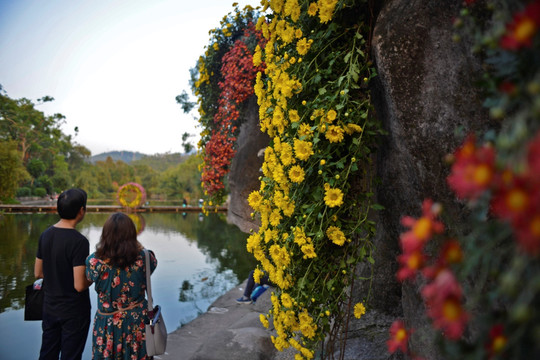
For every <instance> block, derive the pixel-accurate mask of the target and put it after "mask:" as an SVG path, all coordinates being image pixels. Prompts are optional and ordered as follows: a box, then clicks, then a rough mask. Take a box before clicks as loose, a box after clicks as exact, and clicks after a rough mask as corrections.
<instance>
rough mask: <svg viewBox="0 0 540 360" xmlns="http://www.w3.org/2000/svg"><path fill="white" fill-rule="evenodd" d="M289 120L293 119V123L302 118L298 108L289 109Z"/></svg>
mask: <svg viewBox="0 0 540 360" xmlns="http://www.w3.org/2000/svg"><path fill="white" fill-rule="evenodd" d="M289 120H291V122H293V123H294V122H298V121H299V120H300V116H299V115H298V111H297V110H289Z"/></svg>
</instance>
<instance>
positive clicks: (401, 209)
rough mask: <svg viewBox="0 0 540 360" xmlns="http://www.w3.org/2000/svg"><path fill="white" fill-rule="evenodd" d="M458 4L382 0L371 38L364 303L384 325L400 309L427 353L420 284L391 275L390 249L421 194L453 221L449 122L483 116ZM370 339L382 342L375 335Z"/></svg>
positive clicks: (456, 213)
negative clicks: (461, 36) (372, 188)
mask: <svg viewBox="0 0 540 360" xmlns="http://www.w3.org/2000/svg"><path fill="white" fill-rule="evenodd" d="M459 7H460V3H459V2H448V1H444V0H390V1H386V2H385V5H384V6H383V7H382V9H381V12H380V14H379V16H378V18H377V21H376V25H375V29H374V34H373V42H372V48H373V56H374V58H375V63H376V66H377V72H378V75H379V76H378V77H377V78H376V81H375V82H374V88H373V100H374V103H375V107H376V112H377V115H378V118H379V119H380V120H381V121H382V123H383V126H384V128H385V130H386V131H387V132H388V136H386V137H385V138H384V139H383V142H382V145H381V147H380V148H379V150H378V152H377V161H376V164H377V165H376V166H377V175H378V177H379V178H380V180H381V183H380V185H379V186H378V189H377V200H378V202H379V203H380V204H381V205H383V206H384V207H385V210H384V211H381V212H380V213H379V214H377V215H376V216H377V219H376V221H377V236H376V238H375V239H374V243H375V246H376V248H377V252H376V254H375V262H376V265H375V278H374V282H373V287H372V293H373V298H372V300H371V301H370V306H371V307H372V309H376V311H378V312H380V315H383V314H387V315H390V316H389V317H388V318H387V321H388V326H389V324H390V323H391V321H392V320H393V318H396V317H397V316H399V317H404V319H405V321H406V323H407V326H409V327H413V328H415V329H417V331H416V333H415V336H414V337H413V338H412V340H411V342H410V346H411V349H412V350H413V351H415V352H417V353H418V354H420V355H422V356H423V357H425V358H428V359H439V358H440V355H439V354H438V353H437V351H436V349H435V348H433V347H432V345H431V342H430V339H431V337H432V334H433V332H432V331H430V328H429V325H428V324H429V323H428V321H427V319H426V318H425V317H424V316H423V313H424V307H423V304H422V299H421V297H420V294H419V288H418V287H417V286H415V285H411V284H407V283H406V284H404V285H403V286H401V285H400V284H399V283H397V281H396V280H395V272H396V270H397V264H396V261H395V256H396V255H397V254H398V253H399V250H400V249H399V244H398V239H399V234H400V233H401V232H402V231H403V228H402V227H401V225H400V218H401V217H402V216H404V215H412V216H419V215H420V213H421V204H422V201H423V199H425V198H432V199H434V200H436V201H438V202H441V203H443V205H444V208H445V216H446V217H447V218H449V219H452V220H453V221H452V222H453V223H458V224H459V218H460V216H463V209H462V206H461V205H460V204H459V203H458V202H457V201H456V199H455V197H454V196H453V194H452V193H451V192H450V191H449V189H448V187H447V186H446V176H447V175H448V172H449V166H448V164H447V163H445V161H444V158H445V156H446V155H447V154H449V153H452V152H453V151H454V149H455V148H456V147H457V146H458V145H459V144H460V143H461V141H462V139H461V138H459V137H458V136H456V135H455V134H456V129H458V128H461V129H463V131H464V133H468V132H470V131H474V130H478V129H481V128H483V127H485V126H486V124H487V123H488V116H487V114H486V112H485V111H483V110H482V105H481V97H480V95H479V94H478V93H476V92H475V90H474V85H473V81H474V80H475V79H474V76H472V75H471V74H478V73H480V72H481V69H480V64H479V62H478V60H477V59H475V58H473V57H472V56H471V55H470V51H469V50H468V49H469V48H468V46H467V44H456V43H454V42H453V41H452V34H453V26H452V19H453V17H455V16H456V15H457V14H458V12H459ZM452 230H455V231H461V229H452ZM428 250H429V249H428ZM357 296H360V294H358V295H357ZM364 332H365V331H362V330H360V331H359V332H358V336H360V337H362V336H364V335H363V334H364ZM383 335H385V334H381V336H383ZM387 336H388V335H387V334H386V337H387ZM373 341H374V342H375V343H378V344H381V341H380V338H379V337H378V336H377V337H375V338H374V340H373ZM348 350H349V349H348ZM368 358H369V359H371V357H363V356H360V357H358V359H368Z"/></svg>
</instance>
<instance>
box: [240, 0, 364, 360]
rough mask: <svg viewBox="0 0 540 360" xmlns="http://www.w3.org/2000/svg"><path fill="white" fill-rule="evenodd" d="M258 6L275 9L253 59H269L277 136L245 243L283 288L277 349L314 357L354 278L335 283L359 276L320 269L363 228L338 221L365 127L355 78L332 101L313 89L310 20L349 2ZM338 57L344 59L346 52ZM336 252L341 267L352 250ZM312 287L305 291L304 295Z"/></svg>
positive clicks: (267, 95)
mask: <svg viewBox="0 0 540 360" xmlns="http://www.w3.org/2000/svg"><path fill="white" fill-rule="evenodd" d="M261 4H262V5H263V11H266V10H267V9H271V11H272V14H271V15H270V16H268V17H260V18H259V19H258V21H257V25H256V28H257V29H258V30H260V31H261V33H262V34H263V36H264V37H265V39H266V40H267V41H266V45H264V46H262V47H259V46H257V47H256V48H255V53H254V56H253V63H254V65H255V66H258V65H260V64H262V63H264V64H265V65H266V68H265V70H264V72H259V73H258V74H257V77H256V84H255V86H254V92H255V94H256V96H257V103H258V105H259V121H260V127H261V130H262V131H263V132H266V133H267V134H268V135H269V136H270V139H271V142H270V145H269V146H268V147H267V148H266V149H265V151H264V162H263V165H262V168H261V170H262V176H261V178H260V179H261V184H260V188H259V189H258V190H256V191H253V192H252V193H251V194H249V196H248V199H247V200H248V203H249V205H250V206H251V207H252V208H253V210H254V213H253V214H252V216H254V217H257V218H258V220H259V221H260V226H259V228H258V230H257V232H253V233H251V234H250V236H249V237H248V240H247V244H246V248H247V251H248V252H250V253H252V254H253V255H254V257H255V258H256V259H257V261H258V262H259V263H260V265H259V268H258V269H257V270H256V271H255V273H254V277H255V280H256V281H257V279H260V277H261V276H262V274H263V271H264V272H265V273H267V274H268V276H269V278H270V281H271V282H272V283H274V284H275V285H277V287H278V292H277V293H276V294H272V297H271V300H272V310H271V311H270V314H269V316H271V317H272V318H273V326H274V327H275V329H276V335H275V336H273V337H272V342H273V344H274V346H275V347H276V348H277V349H278V350H283V349H285V348H289V347H293V348H294V349H296V350H297V351H298V353H297V354H296V355H295V359H297V360H300V359H312V358H313V356H314V352H313V346H314V344H315V343H316V341H318V340H320V339H322V338H324V336H325V333H324V331H326V330H325V329H327V328H328V327H329V326H330V325H329V324H330V323H331V321H330V320H329V319H333V318H332V316H334V314H336V317H337V316H338V313H339V306H338V305H337V303H336V304H333V303H332V301H334V300H329V299H335V301H343V298H344V296H346V295H344V294H345V293H346V291H343V290H342V289H343V287H344V286H346V284H347V281H348V280H338V281H336V282H335V284H334V283H330V282H329V280H331V279H333V278H334V277H335V276H337V275H338V274H339V275H340V276H339V278H340V279H341V278H346V277H344V276H343V275H344V274H353V273H354V272H353V271H349V270H350V267H348V266H349V265H348V264H350V263H353V262H349V263H347V265H343V267H340V265H339V261H337V265H336V268H334V267H330V268H331V269H332V270H329V272H328V273H325V270H322V272H321V269H326V268H325V266H327V265H326V264H327V262H328V260H329V257H327V255H328V254H336V253H339V252H340V251H342V252H345V251H347V248H348V247H349V244H350V242H351V236H352V235H353V233H354V231H355V229H356V228H357V227H355V226H353V225H344V224H346V222H345V221H342V220H341V219H340V217H341V216H342V215H344V214H346V213H347V212H348V211H349V210H348V208H349V207H350V206H351V202H350V201H349V203H348V204H347V202H346V201H347V189H348V186H347V177H348V175H349V173H350V172H351V171H355V170H352V169H353V168H356V169H357V165H356V163H355V161H356V158H355V157H354V155H357V152H358V150H357V148H358V146H357V144H359V142H360V138H361V137H362V136H363V126H364V125H363V126H360V125H358V124H356V122H357V121H362V122H364V121H365V118H366V116H367V114H366V116H364V117H360V116H358V117H356V118H355V117H352V116H349V111H354V110H349V108H348V106H350V105H349V103H348V102H347V101H348V100H347V99H348V97H347V96H348V92H349V89H348V88H347V87H346V85H345V84H346V83H350V81H348V82H347V81H341V82H340V84H341V83H342V84H343V87H342V88H340V89H339V90H337V91H335V94H336V95H335V96H328V99H333V100H325V99H326V97H324V96H321V95H324V94H325V92H326V91H327V89H326V88H321V89H319V92H318V95H316V94H315V95H313V94H314V93H313V90H312V89H310V88H308V87H307V85H308V84H309V83H308V82H306V81H307V80H306V79H308V78H313V77H315V76H318V75H316V74H317V71H318V70H316V69H315V70H314V68H313V66H315V65H314V64H315V63H316V61H315V60H313V59H316V58H317V56H318V55H317V54H316V53H315V52H316V51H323V50H324V49H325V48H326V46H325V45H326V44H325V43H323V42H324V41H326V40H321V39H322V36H321V37H319V38H316V37H314V36H313V35H312V34H313V31H312V29H313V19H310V17H315V16H318V18H319V23H320V24H325V23H328V22H330V21H331V20H332V17H333V14H334V12H335V11H336V9H340V8H343V5H342V4H340V3H339V1H338V0H318V1H315V2H311V3H309V7H306V6H305V5H304V3H303V2H302V6H301V4H300V2H299V1H298V0H262V1H261ZM310 24H311V25H310ZM317 39H318V40H317ZM329 41H330V40H329ZM321 49H322V50H321ZM356 53H358V52H356ZM330 56H331V55H330ZM340 56H341V55H340ZM336 62H341V63H343V56H341V58H339V59H336ZM321 83H322V82H321ZM333 84H338V82H337V81H335V82H333ZM322 86H326V85H324V84H323V85H322ZM354 86H356V85H354ZM355 89H358V86H356V87H355ZM307 94H310V95H307ZM366 103H367V102H366ZM364 124H365V122H364ZM353 140H354V141H353ZM350 149H352V150H350ZM357 156H358V155H357ZM352 159H354V160H352ZM331 172H334V173H331ZM346 206H347V208H346ZM331 256H333V255H331ZM339 258H340V260H341V262H343V263H345V262H344V261H343V259H346V260H347V255H344V256H342V257H339ZM312 264H314V265H312ZM315 264H318V265H315ZM353 265H354V264H353ZM331 266H334V265H331ZM330 268H329V269H330ZM311 281H314V282H318V283H317V284H315V285H311V283H310V282H311ZM332 281H333V280H332ZM339 281H341V282H339ZM307 283H310V285H308V286H310V287H309V291H307V290H306V291H304V290H303V289H304V288H306V286H307V285H306V284H307ZM344 284H345V285H344ZM315 297H316V298H317V299H316V298H315ZM261 322H262V324H263V325H264V326H265V327H267V326H268V317H267V316H261Z"/></svg>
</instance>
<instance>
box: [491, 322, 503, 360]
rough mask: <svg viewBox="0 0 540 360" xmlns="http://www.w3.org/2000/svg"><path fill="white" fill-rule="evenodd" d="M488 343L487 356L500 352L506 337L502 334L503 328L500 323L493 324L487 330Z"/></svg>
mask: <svg viewBox="0 0 540 360" xmlns="http://www.w3.org/2000/svg"><path fill="white" fill-rule="evenodd" d="M489 340H490V341H489V343H488V344H487V345H486V350H487V352H488V354H489V358H490V359H491V358H493V357H494V356H495V355H497V354H500V353H501V351H502V350H503V349H504V347H505V346H506V343H507V342H508V338H507V337H506V336H505V335H504V328H503V326H502V325H501V324H497V325H493V326H492V327H491V330H490V331H489Z"/></svg>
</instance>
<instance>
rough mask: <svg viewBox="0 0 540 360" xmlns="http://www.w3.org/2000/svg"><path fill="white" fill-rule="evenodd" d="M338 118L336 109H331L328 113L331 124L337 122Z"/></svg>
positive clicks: (327, 116)
mask: <svg viewBox="0 0 540 360" xmlns="http://www.w3.org/2000/svg"><path fill="white" fill-rule="evenodd" d="M336 117H337V112H336V110H334V109H331V110H329V111H328V112H327V113H326V118H327V119H328V121H329V122H332V121H334V120H336Z"/></svg>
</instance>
